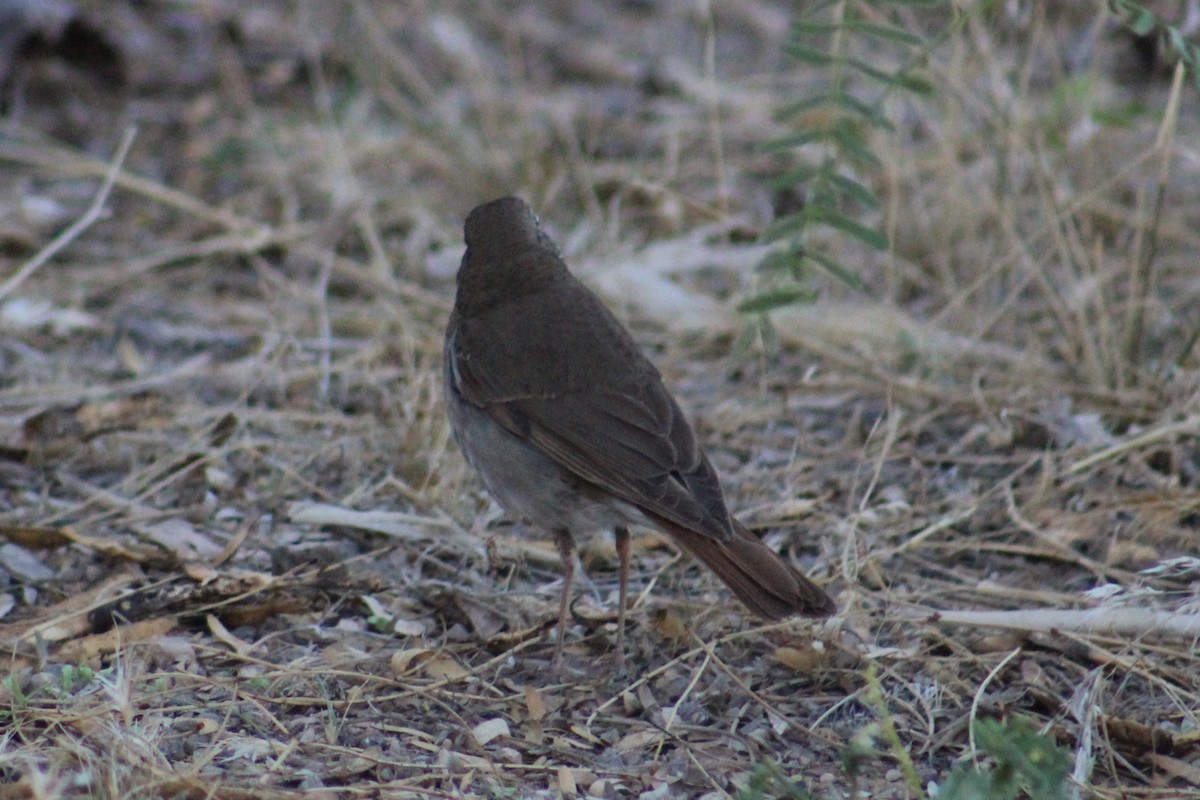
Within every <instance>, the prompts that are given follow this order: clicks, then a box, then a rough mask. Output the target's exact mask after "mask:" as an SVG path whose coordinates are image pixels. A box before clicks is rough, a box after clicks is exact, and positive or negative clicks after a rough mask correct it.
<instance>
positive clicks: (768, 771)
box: [734, 761, 813, 800]
mask: <svg viewBox="0 0 1200 800" xmlns="http://www.w3.org/2000/svg"><path fill="white" fill-rule="evenodd" d="M734 798H735V800H767V798H775V799H776V800H813V795H812V794H810V793H809V792H807V791H805V790H804V789H802V788H800V787H799V786H797V785H796V784H795V783H794V782H793V781H792V780H791V778H789V777H788V776H787V774H786V773H784V771H783V770H782V769H780V768H779V765H778V764H776V763H775V762H773V761H762V762H760V763H758V764H755V765H754V769H753V771H751V773H750V782H749V783H748V784H747V785H746V788H745V789H743V790H741V791H740V792H738V793H737V794H736V795H734Z"/></svg>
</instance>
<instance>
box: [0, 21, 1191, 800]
mask: <svg viewBox="0 0 1200 800" xmlns="http://www.w3.org/2000/svg"><path fill="white" fill-rule="evenodd" d="M791 5H792V4H789V3H786V2H782V0H781V1H780V2H772V0H737V1H736V2H728V3H707V2H698V1H697V0H676V1H672V2H662V3H650V2H641V1H639V0H621V1H620V2H612V3H592V2H587V0H552V1H551V2H544V3H535V2H505V3H484V4H477V3H473V2H467V1H466V0H449V2H444V3H433V2H421V0H402V1H401V2H378V1H376V0H338V1H336V2H323V3H315V2H313V3H309V2H303V0H296V2H291V3H288V2H261V3H255V4H240V3H236V2H232V0H203V1H200V2H187V3H182V2H181V3H167V2H99V0H96V2H87V1H86V0H80V2H75V3H72V2H70V0H61V2H56V3H25V2H16V1H15V0H2V1H0V91H2V94H0V653H2V655H0V662H2V668H0V674H2V675H3V676H5V677H4V679H3V682H2V683H0V798H59V797H63V798H67V797H70V798H75V797H79V798H82V797H96V798H144V797H172V798H175V797H179V798H255V800H267V799H268V798H276V797H296V796H302V797H321V798H325V797H489V798H508V797H513V798H526V797H559V796H564V797H577V796H578V797H606V798H618V797H621V798H623V797H640V798H647V799H650V798H674V797H705V798H726V797H739V798H764V797H806V796H812V797H820V798H846V797H871V798H892V797H895V798H902V797H917V796H922V795H923V793H926V792H929V791H931V790H932V785H933V784H942V783H944V781H945V780H946V778H947V776H948V775H949V774H950V773H951V771H952V769H953V768H954V767H955V765H957V764H962V763H972V762H973V763H976V764H978V765H979V766H980V767H981V768H982V769H985V770H986V769H988V768H989V765H991V764H992V763H993V762H992V761H991V760H990V759H989V757H988V756H987V755H985V754H984V753H983V751H982V749H981V747H980V745H979V743H978V742H977V740H976V736H975V735H973V733H972V731H973V728H972V724H973V722H974V721H976V720H1001V721H1007V722H1011V721H1013V720H1016V719H1020V718H1023V719H1026V720H1029V721H1030V722H1031V723H1032V725H1033V726H1034V728H1035V729H1036V730H1037V731H1038V732H1040V733H1042V734H1045V736H1046V737H1048V738H1049V739H1050V740H1051V741H1053V742H1054V743H1056V744H1057V746H1058V747H1059V748H1061V749H1062V751H1063V752H1065V753H1066V754H1067V757H1068V759H1069V770H1070V774H1071V777H1070V780H1069V788H1068V793H1069V796H1071V797H1092V796H1094V797H1101V798H1178V797H1196V796H1200V657H1198V656H1197V641H1198V640H1200V494H1198V493H1197V487H1198V485H1200V403H1198V402H1197V401H1198V399H1200V355H1198V353H1197V348H1196V347H1195V346H1194V345H1195V343H1196V340H1197V338H1198V336H1200V271H1198V270H1197V264H1198V263H1200V104H1198V102H1197V99H1198V98H1197V89H1196V87H1195V85H1194V84H1192V83H1191V82H1190V78H1185V79H1184V80H1182V81H1177V80H1175V75H1174V73H1173V72H1172V69H1171V67H1170V65H1169V64H1166V63H1163V62H1162V61H1161V60H1156V59H1155V51H1154V50H1153V48H1152V47H1149V48H1148V47H1147V46H1146V45H1145V44H1144V43H1140V44H1139V43H1135V42H1134V41H1133V40H1132V39H1131V38H1130V37H1129V36H1128V35H1126V34H1124V33H1122V32H1121V30H1120V27H1119V25H1118V24H1117V23H1116V22H1114V21H1113V20H1112V19H1111V18H1100V17H1097V13H1098V12H1097V9H1096V6H1097V4H1096V3H1093V2H1083V0H1073V1H1072V2H1064V3H1055V4H1038V3H993V4H983V5H984V6H985V8H983V9H979V8H975V9H972V10H971V11H970V12H969V13H964V14H963V15H962V16H956V14H957V13H960V12H954V13H943V12H942V11H939V10H937V9H934V10H933V11H924V12H921V11H918V10H915V9H909V8H903V9H900V10H894V11H893V10H888V11H885V10H881V9H875V10H872V9H871V8H868V7H866V6H859V7H860V8H866V12H865V13H867V15H868V17H867V18H868V19H874V20H876V21H882V20H883V19H885V18H886V19H890V20H892V21H893V22H896V23H898V24H902V25H904V27H905V28H907V29H908V30H912V31H917V32H920V33H922V34H923V35H924V36H926V37H927V40H928V41H929V42H931V44H930V47H929V51H928V54H927V56H926V58H925V60H924V63H923V65H922V71H923V73H924V74H925V75H926V77H927V78H928V79H929V81H930V83H931V85H932V87H933V92H932V93H931V95H929V96H928V97H917V96H910V95H908V94H906V93H902V92H896V93H892V94H890V95H889V96H888V97H886V98H885V99H884V100H883V101H882V103H881V105H880V106H879V107H880V108H881V109H882V110H883V111H884V112H885V113H886V115H887V118H888V119H889V120H890V121H891V123H892V125H893V126H894V130H891V131H887V130H883V129H878V130H873V131H871V132H869V142H870V146H871V147H872V149H873V151H874V153H875V154H876V156H878V158H879V164H878V166H877V167H875V168H874V169H862V168H860V169H859V170H858V171H857V172H856V174H855V177H856V179H857V180H860V181H862V182H863V183H864V184H866V185H869V186H870V187H871V188H872V189H873V191H874V192H875V193H876V194H877V196H878V197H879V199H880V201H881V202H880V204H879V206H878V207H877V208H872V207H869V206H867V205H865V204H863V205H860V206H856V207H849V208H847V209H846V211H847V212H848V213H852V214H853V215H854V216H855V217H856V218H859V219H861V221H862V222H863V224H865V225H869V226H874V227H877V228H879V229H881V230H883V231H884V232H886V233H887V234H888V236H889V240H890V242H891V246H890V248H888V249H887V250H886V251H874V250H872V249H871V248H868V247H865V246H864V245H862V244H861V243H859V242H857V241H856V240H855V239H854V238H853V237H851V236H847V235H844V234H839V233H837V232H835V231H833V230H832V229H829V228H817V229H813V232H812V238H811V240H810V242H809V245H810V246H812V247H814V248H819V249H821V250H822V251H823V252H826V253H828V254H830V255H831V256H832V257H835V258H837V259H838V260H840V261H841V262H842V263H844V264H847V265H850V267H851V268H852V269H853V270H854V271H855V273H856V274H857V276H858V277H859V278H860V279H861V281H862V284H863V286H862V287H861V288H851V287H848V286H846V285H844V284H843V283H841V282H839V281H838V280H836V279H835V278H833V277H831V276H829V275H827V274H824V273H822V272H820V271H813V272H811V273H806V274H804V275H802V276H801V277H800V278H799V283H798V284H797V285H798V286H800V287H802V289H803V290H804V291H805V292H807V293H811V300H810V301H809V302H804V303H801V304H798V305H795V306H793V307H789V308H786V309H782V310H780V311H778V312H776V313H774V314H773V315H772V316H771V318H770V324H769V325H768V324H767V323H766V322H764V320H762V319H761V318H758V317H756V316H755V315H753V314H741V313H738V311H737V304H738V303H739V302H740V301H741V300H743V299H745V298H746V297H748V296H751V295H753V294H754V293H755V292H756V291H759V290H760V289H762V288H763V286H764V285H766V281H767V280H768V279H767V277H766V276H764V274H763V273H762V272H761V271H757V270H756V269H755V265H756V264H757V263H759V262H760V261H761V260H762V258H763V256H764V254H765V246H764V245H762V244H760V243H759V241H760V239H759V237H760V235H761V234H763V232H764V231H766V230H767V229H768V228H769V227H770V226H771V225H772V224H773V223H774V222H776V221H777V220H778V219H780V218H781V217H782V216H785V215H786V214H787V213H789V212H791V211H794V210H795V209H797V208H799V207H800V202H801V198H802V197H803V193H804V190H805V187H804V186H793V187H788V186H781V185H779V184H778V183H777V182H775V179H777V178H778V177H779V176H780V175H784V174H786V173H787V171H788V170H789V169H792V168H794V167H795V166H796V165H797V164H801V163H807V162H810V161H811V160H812V159H820V158H821V157H822V154H821V151H820V150H819V149H816V148H815V146H812V145H800V144H796V145H793V146H786V147H777V148H774V149H772V148H770V147H768V146H767V144H768V143H769V142H771V141H773V140H778V139H779V138H780V137H783V136H787V135H792V134H796V133H799V132H802V131H803V130H804V129H806V128H807V127H809V126H816V125H819V124H821V122H822V120H821V118H820V114H821V113H826V112H818V111H813V112H811V113H809V115H808V116H805V115H804V114H801V115H800V116H799V117H795V116H793V117H790V118H789V117H786V116H783V115H782V112H783V110H784V109H785V107H786V106H787V105H788V104H789V103H795V102H796V101H798V100H800V99H802V98H804V97H807V96H812V95H813V94H815V93H817V92H819V91H821V90H822V88H823V87H824V86H825V85H826V83H827V82H828V80H829V79H830V78H829V75H830V71H829V70H823V69H820V68H817V67H813V66H811V65H804V64H801V63H799V62H797V61H794V60H791V59H789V58H788V57H787V56H786V54H785V51H784V48H785V44H786V42H787V41H788V38H789V22H790V20H791V13H792V10H791ZM849 5H853V4H849ZM1167 5H1170V4H1167ZM838 7H839V8H840V7H842V6H841V5H838ZM1047 7H1049V8H1050V9H1051V11H1050V12H1048V11H1047V10H1046V8H1047ZM854 46H856V45H855V44H854V43H853V42H852V43H851V47H854ZM852 52H853V50H852ZM862 55H863V57H865V58H867V59H869V60H871V61H872V63H875V64H878V65H880V66H885V65H892V66H894V63H893V62H892V61H891V59H893V58H894V56H895V54H894V53H893V52H891V51H890V50H888V49H886V48H885V49H882V50H880V51H878V52H867V53H863V54H862ZM853 88H854V90H855V91H861V92H862V96H863V98H864V100H868V101H874V100H875V99H877V98H879V96H880V93H879V90H878V89H877V88H873V87H872V86H871V85H870V84H866V83H864V84H862V85H854V87H853ZM510 193H513V194H519V195H521V196H522V197H524V198H525V199H527V200H528V201H529V202H530V203H531V205H533V207H534V208H535V210H536V211H537V212H538V213H539V214H540V216H541V218H542V220H543V223H544V225H545V226H546V227H547V229H548V230H549V231H550V232H551V234H552V236H553V237H554V238H555V240H556V241H558V242H559V244H560V245H561V247H562V249H563V250H564V252H565V254H566V256H567V259H568V261H569V262H570V263H571V264H572V267H573V268H574V270H575V271H576V273H577V274H579V275H580V276H581V277H582V278H583V279H584V280H585V281H587V282H588V283H590V284H591V285H592V286H593V287H595V288H596V289H597V290H598V291H599V293H600V294H601V295H602V296H603V297H604V298H605V299H606V300H607V301H608V302H609V303H610V304H611V306H612V307H613V309H614V310H615V311H616V313H617V314H618V315H619V316H620V317H621V318H622V319H624V320H625V321H627V322H628V324H629V325H630V327H631V329H632V330H633V331H634V333H635V335H636V336H637V338H638V339H639V341H640V342H642V343H643V344H644V346H645V348H646V351H647V353H648V354H649V355H650V356H651V357H652V359H653V360H654V361H655V362H656V363H657V364H658V365H659V367H660V368H661V370H662V371H663V373H664V375H665V376H666V379H667V382H668V383H669V385H670V386H671V387H672V388H673V390H674V392H675V394H676V395H677V397H678V398H679V400H680V402H681V404H682V405H683V407H684V408H685V409H686V410H687V412H688V414H689V415H690V416H691V418H692V419H693V422H694V424H695V427H696V429H697V431H698V433H699V435H700V437H701V439H702V440H703V441H704V442H705V443H706V446H707V448H708V452H709V455H710V458H711V459H712V461H713V463H714V465H715V466H716V468H717V470H718V471H719V472H720V473H721V476H722V479H723V483H724V486H725V488H726V493H727V495H728V496H729V499H730V503H731V506H732V508H733V509H734V510H735V511H736V513H737V514H738V516H739V517H740V518H741V519H743V520H744V521H745V522H746V523H747V524H748V525H749V526H750V527H752V528H753V529H754V530H756V531H759V532H761V533H763V535H764V536H765V538H766V540H767V541H768V542H769V543H770V544H771V545H772V546H773V547H775V548H776V549H778V550H780V551H781V552H783V553H784V554H786V556H787V557H788V558H790V559H791V560H792V561H793V563H795V564H796V565H797V566H798V567H799V568H801V569H803V570H804V571H805V572H806V573H807V574H809V575H810V576H812V577H813V578H814V579H815V580H817V581H818V582H819V583H821V584H822V585H823V586H825V587H827V589H828V591H829V592H830V593H831V595H833V596H834V597H835V599H836V600H837V603H838V606H839V612H838V614H837V615H836V616H835V617H833V618H832V619H830V620H828V621H821V622H815V623H814V622H812V621H805V620H793V621H788V622H785V623H779V624H771V625H763V624H761V623H760V622H758V621H756V620H755V619H753V618H752V617H751V616H750V615H749V614H748V613H746V612H744V610H743V609H741V608H740V607H738V605H737V604H736V602H735V601H734V600H733V599H732V597H731V596H730V594H729V593H728V592H727V591H726V590H725V589H724V588H723V587H722V586H721V585H720V584H719V583H718V582H717V581H716V580H715V579H714V578H713V577H712V576H711V575H709V574H707V573H706V572H704V571H703V570H702V569H701V568H700V567H699V566H698V565H697V564H695V563H694V562H692V561H691V560H689V559H687V558H685V557H681V556H680V555H679V554H678V553H676V552H675V551H674V550H672V549H671V548H670V547H669V546H668V545H667V544H665V543H664V542H663V541H661V540H660V539H658V538H657V537H655V536H653V535H651V533H650V532H643V533H644V535H643V534H639V535H637V536H636V538H635V559H634V566H633V587H632V589H633V591H632V594H631V597H632V600H633V607H632V611H631V631H630V641H629V661H630V667H629V669H628V671H627V672H626V673H624V674H620V673H617V672H615V671H614V670H613V669H612V667H611V666H610V663H611V662H610V661H609V655H610V652H611V645H612V639H613V633H614V630H615V598H616V563H615V555H614V552H613V548H612V545H611V542H610V541H609V540H608V537H597V539H596V540H595V541H594V542H593V543H591V544H589V545H588V546H587V547H586V548H585V549H584V550H583V552H582V562H583V565H584V567H585V570H586V572H587V574H588V576H589V577H588V579H587V580H585V581H581V583H582V584H583V585H582V586H580V587H579V599H578V600H577V601H576V603H575V605H574V607H573V612H574V616H573V624H572V626H571V628H570V630H569V631H568V633H567V639H566V659H565V665H564V667H563V669H562V670H561V671H557V672H556V671H555V670H553V669H551V665H550V657H551V655H552V652H553V625H554V622H555V619H556V615H557V597H558V589H559V587H560V585H561V583H560V579H561V571H560V568H559V565H558V560H557V555H556V553H555V551H554V548H553V545H552V543H551V542H550V541H548V540H545V539H542V538H539V537H538V536H530V535H527V532H525V531H523V530H522V529H521V528H520V527H519V526H518V525H515V524H514V523H513V522H512V521H510V520H507V519H505V518H504V516H503V514H502V513H501V512H500V510H499V509H498V508H497V507H496V506H495V505H494V504H493V503H492V502H491V501H490V499H489V498H488V497H487V496H486V494H485V493H484V492H483V490H482V487H481V484H480V482H479V481H478V479H477V478H476V477H475V476H474V475H473V474H471V473H470V472H469V470H468V468H467V467H466V465H465V463H464V462H463V460H462V458H461V456H460V455H459V453H458V451H457V449H456V448H455V446H454V443H453V441H452V439H451V438H450V435H449V430H448V426H447V422H446V416H445V413H444V411H443V407H442V397H441V386H440V380H441V377H440V369H441V346H442V331H443V326H444V325H445V321H446V317H447V314H448V312H449V309H450V306H451V303H452V299H453V281H454V272H455V269H456V268H457V264H458V260H459V258H460V256H461V253H462V233H461V225H462V220H463V218H464V216H465V215H466V213H467V211H468V210H469V209H470V208H471V207H473V206H474V205H476V204H478V203H480V202H484V201H486V200H490V199H492V198H495V197H498V196H500V195H504V194H510ZM805 792H807V793H808V794H805Z"/></svg>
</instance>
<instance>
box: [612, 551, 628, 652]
mask: <svg viewBox="0 0 1200 800" xmlns="http://www.w3.org/2000/svg"><path fill="white" fill-rule="evenodd" d="M613 538H614V540H615V542H616V545H617V581H618V588H617V603H618V605H617V649H616V653H614V654H613V662H614V663H615V664H616V666H617V668H618V669H624V668H625V597H626V594H627V593H628V591H629V529H628V528H622V527H616V528H614V529H613Z"/></svg>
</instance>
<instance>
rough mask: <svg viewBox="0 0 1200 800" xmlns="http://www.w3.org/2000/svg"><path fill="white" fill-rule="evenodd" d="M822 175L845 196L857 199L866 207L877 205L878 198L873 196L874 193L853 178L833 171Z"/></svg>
mask: <svg viewBox="0 0 1200 800" xmlns="http://www.w3.org/2000/svg"><path fill="white" fill-rule="evenodd" d="M824 177H825V178H826V179H827V180H828V181H829V182H830V183H832V184H833V185H834V186H836V187H837V190H838V191H839V192H841V193H842V194H843V195H845V196H846V197H850V198H852V199H854V200H857V201H858V202H860V203H862V204H863V205H864V206H867V207H868V208H876V207H878V206H879V198H878V197H876V196H875V193H874V192H872V191H871V190H870V189H868V188H867V187H866V186H863V185H862V184H861V183H859V182H858V181H856V180H854V179H853V178H847V177H846V176H845V175H838V174H837V173H835V172H834V173H829V174H828V175H825V176H824Z"/></svg>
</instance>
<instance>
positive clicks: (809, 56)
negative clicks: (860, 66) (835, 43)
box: [783, 42, 835, 67]
mask: <svg viewBox="0 0 1200 800" xmlns="http://www.w3.org/2000/svg"><path fill="white" fill-rule="evenodd" d="M783 51H784V52H785V53H787V54H788V55H789V56H791V57H792V58H794V59H796V60H797V61H802V62H804V63H806V64H816V65H818V66H822V67H823V66H825V65H827V64H832V63H833V62H834V60H835V59H834V57H833V56H831V55H829V53H826V52H825V51H824V50H818V49H816V48H815V47H807V46H805V45H802V44H800V43H799V42H788V43H787V44H785V45H784V46H783Z"/></svg>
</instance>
